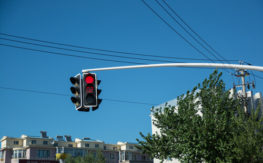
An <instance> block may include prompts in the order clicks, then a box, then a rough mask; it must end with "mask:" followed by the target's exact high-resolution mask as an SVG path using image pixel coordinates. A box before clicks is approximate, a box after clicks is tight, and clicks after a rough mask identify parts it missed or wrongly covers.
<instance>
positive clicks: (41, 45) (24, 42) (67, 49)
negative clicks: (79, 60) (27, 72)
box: [0, 37, 175, 63]
mask: <svg viewBox="0 0 263 163" xmlns="http://www.w3.org/2000/svg"><path fill="white" fill-rule="evenodd" d="M0 39H1V40H7V41H12V42H18V43H22V44H29V45H35V46H40V47H46V48H53V49H59V50H66V51H73V52H78V53H88V54H94V55H100V56H107V57H117V58H125V59H136V60H144V61H155V62H171V63H175V61H169V60H157V59H146V58H138V57H127V56H119V55H112V54H106V53H96V52H90V51H83V50H75V49H69V48H61V47H56V46H50V45H43V44H37V43H31V42H26V41H19V40H14V39H8V38H2V37H0Z"/></svg>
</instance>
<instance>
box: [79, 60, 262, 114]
mask: <svg viewBox="0 0 263 163" xmlns="http://www.w3.org/2000/svg"><path fill="white" fill-rule="evenodd" d="M156 67H192V68H196V67H198V68H223V69H235V70H238V71H240V72H241V74H242V75H243V76H242V83H243V84H242V85H243V86H242V88H243V90H242V93H243V97H244V98H245V99H246V89H245V78H244V76H245V75H244V72H245V70H255V71H262V72H263V67H262V66H251V65H238V64H221V63H161V64H146V65H132V66H118V67H104V68H93V69H85V70H82V73H89V72H91V71H108V70H122V69H137V68H156ZM244 111H245V113H247V106H246V103H245V102H244Z"/></svg>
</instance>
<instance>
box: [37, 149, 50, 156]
mask: <svg viewBox="0 0 263 163" xmlns="http://www.w3.org/2000/svg"><path fill="white" fill-rule="evenodd" d="M49 156H50V152H49V150H38V158H49Z"/></svg>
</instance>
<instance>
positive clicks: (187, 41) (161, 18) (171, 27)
mask: <svg viewBox="0 0 263 163" xmlns="http://www.w3.org/2000/svg"><path fill="white" fill-rule="evenodd" d="M141 1H142V2H143V4H144V5H145V6H146V7H147V8H149V9H150V11H151V12H152V13H154V14H155V15H156V16H157V17H158V18H159V19H160V20H162V22H164V23H165V24H166V25H167V26H168V27H169V28H170V29H171V30H172V31H174V32H175V33H176V34H177V35H178V36H179V37H181V38H182V39H183V40H184V41H185V42H186V43H187V44H188V45H190V46H191V47H192V48H193V49H195V50H196V51H197V52H198V53H199V54H201V55H202V56H204V57H205V58H207V59H209V60H210V61H211V62H214V61H213V60H212V59H211V58H210V57H208V56H207V55H206V54H205V53H203V52H202V51H201V50H200V49H198V48H197V47H196V46H195V45H193V44H192V43H191V42H190V41H189V40H187V39H186V38H185V37H184V36H183V35H182V34H180V33H179V32H178V31H177V30H176V29H175V28H174V27H173V26H172V25H171V24H169V23H168V22H167V21H166V20H165V19H164V18H163V17H161V16H160V15H159V14H158V13H157V12H156V11H155V10H154V9H153V8H152V7H151V6H150V5H149V4H147V3H146V2H145V0H141Z"/></svg>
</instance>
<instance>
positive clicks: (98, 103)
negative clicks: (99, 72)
mask: <svg viewBox="0 0 263 163" xmlns="http://www.w3.org/2000/svg"><path fill="white" fill-rule="evenodd" d="M100 82H101V80H97V87H96V89H97V106H96V107H92V111H95V110H97V109H98V108H99V105H100V103H101V102H102V99H99V97H98V96H99V94H100V93H101V89H98V87H99V85H100Z"/></svg>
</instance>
